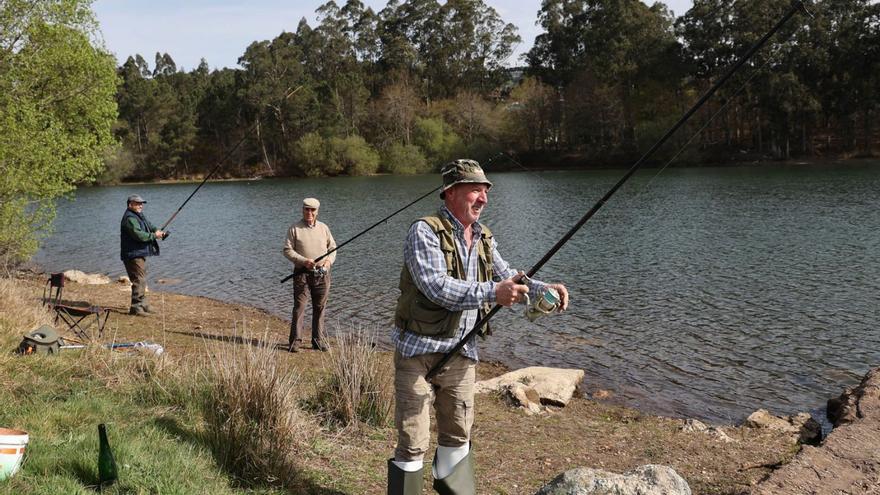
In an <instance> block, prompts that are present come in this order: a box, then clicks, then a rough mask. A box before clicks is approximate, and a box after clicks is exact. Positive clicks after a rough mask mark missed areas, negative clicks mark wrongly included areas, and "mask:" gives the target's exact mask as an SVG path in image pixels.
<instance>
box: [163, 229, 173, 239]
mask: <svg viewBox="0 0 880 495" xmlns="http://www.w3.org/2000/svg"><path fill="white" fill-rule="evenodd" d="M163 232H165V235H164V236H162V240H163V241H167V240H168V238H169V237H171V231H170V230H163Z"/></svg>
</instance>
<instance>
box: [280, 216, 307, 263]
mask: <svg viewBox="0 0 880 495" xmlns="http://www.w3.org/2000/svg"><path fill="white" fill-rule="evenodd" d="M294 246H296V227H294V226H293V225H291V226H290V228H289V229H287V239H286V240H285V241H284V251H283V252H284V256H285V257H286V258H287V259H289V260H290V261H292V262H293V265H294V266H295V267H300V266H302V265H303V263H305V261H306V257H305V256H303V255H301V254H299V253H297V252H296V250H295V249H294Z"/></svg>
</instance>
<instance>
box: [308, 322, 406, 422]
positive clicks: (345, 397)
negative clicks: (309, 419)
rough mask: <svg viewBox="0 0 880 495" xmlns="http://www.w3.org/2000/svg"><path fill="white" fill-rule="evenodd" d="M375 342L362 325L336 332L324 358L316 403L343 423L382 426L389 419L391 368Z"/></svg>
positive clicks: (391, 391) (391, 398)
mask: <svg viewBox="0 0 880 495" xmlns="http://www.w3.org/2000/svg"><path fill="white" fill-rule="evenodd" d="M375 344H376V339H375V337H374V334H371V333H369V332H367V331H365V330H364V329H363V328H358V329H357V330H353V331H350V332H347V333H338V335H337V337H336V345H335V346H332V347H331V348H330V351H329V352H328V358H327V359H326V360H325V362H324V369H325V372H326V373H325V374H326V378H324V380H323V381H322V383H321V384H320V385H319V386H318V393H317V402H318V407H319V409H320V410H321V411H323V412H325V413H326V414H328V416H329V418H330V419H331V420H332V421H334V422H336V423H338V424H340V425H342V426H343V427H357V426H358V425H360V424H366V425H370V426H379V427H382V426H387V425H388V424H389V422H390V420H391V412H392V407H393V389H392V382H391V376H392V375H391V368H389V367H388V365H387V364H386V363H385V362H384V361H383V360H382V357H381V355H380V353H379V352H377V351H376V345H375Z"/></svg>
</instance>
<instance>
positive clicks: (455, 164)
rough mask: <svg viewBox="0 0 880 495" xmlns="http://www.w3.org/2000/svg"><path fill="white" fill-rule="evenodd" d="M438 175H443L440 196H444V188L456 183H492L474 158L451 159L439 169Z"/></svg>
mask: <svg viewBox="0 0 880 495" xmlns="http://www.w3.org/2000/svg"><path fill="white" fill-rule="evenodd" d="M440 175H442V176H443V189H442V190H441V191H440V197H441V198H445V197H446V190H447V189H449V188H450V187H452V186H454V185H456V184H464V183H476V184H486V186H488V187H492V183H491V182H489V179H487V178H486V174H485V173H483V168H482V167H480V164H479V163H477V161H476V160H465V159H459V160H453V161H451V162H449V163H447V164H446V165H443V168H442V169H440Z"/></svg>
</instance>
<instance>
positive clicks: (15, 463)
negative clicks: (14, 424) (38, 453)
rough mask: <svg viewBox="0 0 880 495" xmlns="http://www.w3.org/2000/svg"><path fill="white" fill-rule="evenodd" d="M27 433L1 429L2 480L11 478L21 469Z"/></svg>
mask: <svg viewBox="0 0 880 495" xmlns="http://www.w3.org/2000/svg"><path fill="white" fill-rule="evenodd" d="M27 443H28V434H27V432H24V431H20V430H10V429H8V428H0V480H5V479H6V478H9V477H10V476H12V475H13V474H15V472H16V471H18V468H19V467H21V460H22V458H24V447H25V446H26V445H27Z"/></svg>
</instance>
